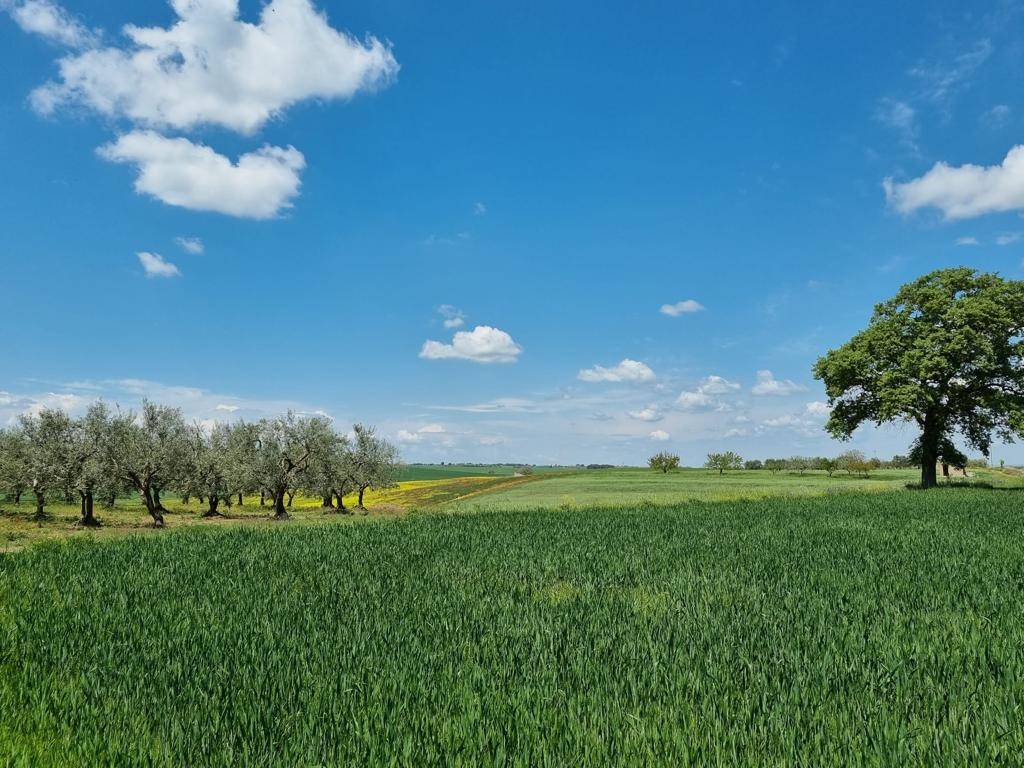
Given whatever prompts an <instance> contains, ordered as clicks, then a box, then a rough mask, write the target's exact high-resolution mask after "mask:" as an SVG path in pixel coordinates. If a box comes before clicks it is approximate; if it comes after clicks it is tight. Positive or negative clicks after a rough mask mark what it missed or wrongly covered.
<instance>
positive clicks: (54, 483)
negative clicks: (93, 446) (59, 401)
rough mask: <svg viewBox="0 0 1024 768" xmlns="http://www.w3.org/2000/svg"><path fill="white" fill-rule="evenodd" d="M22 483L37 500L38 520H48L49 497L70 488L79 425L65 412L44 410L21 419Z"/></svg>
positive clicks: (51, 409)
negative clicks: (49, 494)
mask: <svg viewBox="0 0 1024 768" xmlns="http://www.w3.org/2000/svg"><path fill="white" fill-rule="evenodd" d="M18 421H19V429H20V436H19V438H18V439H19V440H21V441H23V442H22V446H23V449H24V454H23V458H24V461H23V462H22V463H21V465H20V471H22V472H23V473H24V474H23V475H22V478H21V479H22V482H23V483H24V484H25V486H26V487H27V488H28V489H29V490H30V491H31V492H32V494H33V495H34V496H35V499H36V513H35V519H36V520H42V519H44V518H45V517H46V494H47V493H49V492H52V491H55V490H62V491H63V490H64V489H66V488H67V487H68V483H69V478H70V474H71V472H72V467H71V464H72V459H71V450H70V449H71V446H72V444H73V443H74V442H75V431H76V425H75V423H74V422H73V421H72V420H71V417H70V416H68V415H67V414H66V413H65V412H64V411H61V410H57V409H54V408H44V409H43V410H41V411H40V412H39V413H37V414H23V415H22V416H21V417H20V418H19V420H18Z"/></svg>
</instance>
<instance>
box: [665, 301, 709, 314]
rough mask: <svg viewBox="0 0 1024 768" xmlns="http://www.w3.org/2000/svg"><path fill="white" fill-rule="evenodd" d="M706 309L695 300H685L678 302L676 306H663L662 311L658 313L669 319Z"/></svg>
mask: <svg viewBox="0 0 1024 768" xmlns="http://www.w3.org/2000/svg"><path fill="white" fill-rule="evenodd" d="M702 309H704V305H703V304H701V303H700V302H699V301H696V300H695V299H684V300H683V301H677V302H676V303H675V304H662V305H661V309H659V310H658V311H659V312H661V314H663V315H668V316H669V317H679V316H680V315H689V314H692V313H694V312H700V311H701V310H702Z"/></svg>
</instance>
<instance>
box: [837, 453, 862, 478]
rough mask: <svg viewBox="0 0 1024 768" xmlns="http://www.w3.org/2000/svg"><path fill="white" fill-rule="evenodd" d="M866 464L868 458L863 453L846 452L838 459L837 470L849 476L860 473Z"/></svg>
mask: <svg viewBox="0 0 1024 768" xmlns="http://www.w3.org/2000/svg"><path fill="white" fill-rule="evenodd" d="M865 464H867V458H866V457H865V456H864V454H863V453H862V452H861V451H844V452H843V453H841V454H839V455H838V456H837V457H836V468H837V469H841V470H842V471H844V472H846V473H847V474H848V475H852V474H855V473H857V472H860V471H861V467H863V466H864V465H865Z"/></svg>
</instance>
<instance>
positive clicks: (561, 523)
mask: <svg viewBox="0 0 1024 768" xmlns="http://www.w3.org/2000/svg"><path fill="white" fill-rule="evenodd" d="M1022 500H1024V493H1021V492H1019V491H1013V490H965V489H947V490H937V491H931V492H913V491H901V492H897V493H871V494H867V493H864V494H837V495H834V496H817V497H802V498H800V497H797V498H776V499H768V500H762V501H757V502H724V503H693V504H687V505H683V506H679V507H675V508H662V509H644V508H638V507H637V505H636V504H635V503H632V502H628V503H624V504H623V506H622V507H621V508H620V509H618V510H597V511H595V510H572V509H563V510H558V509H555V510H546V511H525V512H520V513H517V514H501V513H480V514H462V515H436V514H413V515H408V516H404V517H400V518H394V519H392V520H389V521H380V522H377V523H371V524H366V525H329V524H315V525H314V524H303V525H291V524H282V525H277V526H269V525H267V526H262V527H256V526H249V527H233V528H231V527H218V528H214V527H208V528H192V529H190V530H179V531H173V530H171V531H164V532H161V533H160V534H159V535H153V536H146V537H127V538H125V537H122V538H120V539H117V540H111V541H106V542H95V541H83V540H72V541H58V542H51V543H43V544H39V545H37V546H33V547H29V548H27V549H25V550H24V551H22V552H19V553H16V554H13V555H7V556H3V557H0V747H2V753H3V755H4V757H5V759H6V762H7V763H8V764H13V765H43V764H46V765H65V766H80V765H86V764H88V765H114V764H117V765H167V766H172V765H173V766H180V765H205V766H214V765H241V764H245V765H288V766H292V765H369V764H375V765H376V764H387V765H408V766H419V765H438V764H453V763H454V764H463V765H521V766H537V765H591V764H608V765H624V764H664V765H708V764H730V765H732V764H739V765H766V766H767V765H771V766H774V765H780V764H784V763H788V764H799V765H815V766H817V765H848V764H850V758H851V756H852V755H856V759H855V760H854V762H855V763H857V764H863V765H880V764H885V765H900V766H912V765H921V766H923V765H936V764H948V765H1011V764H1016V763H1017V761H1018V760H1019V756H1020V755H1021V754H1022V753H1024V723H1022V722H1021V719H1020V718H1021V715H1020V701H1021V698H1022V697H1024V682H1022V681H1024V514H1022V513H1021V509H1022ZM175 522H177V519H175Z"/></svg>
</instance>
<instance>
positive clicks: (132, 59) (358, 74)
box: [19, 0, 398, 134]
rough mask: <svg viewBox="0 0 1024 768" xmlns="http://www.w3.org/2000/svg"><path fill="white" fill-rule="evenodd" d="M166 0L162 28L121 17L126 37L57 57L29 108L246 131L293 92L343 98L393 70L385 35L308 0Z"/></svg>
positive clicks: (294, 96) (298, 96)
mask: <svg viewBox="0 0 1024 768" xmlns="http://www.w3.org/2000/svg"><path fill="white" fill-rule="evenodd" d="M29 5H35V6H40V5H42V6H46V5H50V4H49V3H40V2H38V0H37V2H35V3H27V2H26V3H24V4H23V7H27V6H29ZM171 7H172V9H173V10H174V12H175V13H176V14H177V17H178V18H177V20H176V21H175V22H174V23H173V24H171V25H170V26H168V27H166V28H164V27H138V26H135V25H132V24H129V25H127V26H125V27H124V34H125V36H126V37H127V38H128V43H127V44H126V45H125V46H123V47H106V48H91V49H89V50H85V51H82V52H80V53H77V54H73V55H69V56H66V57H64V58H62V59H60V61H59V62H58V67H59V70H60V75H59V77H58V79H57V80H56V81H54V82H50V83H47V84H46V85H43V86H41V87H40V88H38V89H36V91H35V92H34V93H33V95H32V103H33V105H34V106H35V108H36V109H37V110H38V111H40V112H41V113H43V114H50V113H52V112H54V111H55V110H56V109H58V108H60V107H61V106H63V105H66V104H70V105H81V106H85V107H87V108H90V109H92V110H94V111H96V112H98V113H100V114H102V115H105V116H108V117H114V118H126V119H128V120H130V121H132V122H133V123H137V124H142V125H148V126H153V127H171V128H176V129H181V130H185V129H191V128H195V127H197V126H201V125H217V126H222V127H224V128H228V129H231V130H234V131H237V132H240V133H245V134H251V133H253V132H254V131H256V130H258V129H259V128H260V127H261V126H262V125H263V124H264V123H266V121H267V120H269V119H270V118H272V117H275V116H277V115H279V114H281V113H282V112H283V111H284V110H285V109H287V108H288V107H289V106H291V105H293V104H295V103H297V102H301V101H306V100H309V99H324V100H326V99H347V98H350V97H352V96H354V95H355V94H356V93H358V92H359V91H362V90H368V89H372V88H375V87H378V86H381V85H384V84H387V83H388V82H389V81H390V80H391V79H392V78H393V77H394V76H395V75H396V74H397V72H398V63H397V62H396V61H395V58H394V56H393V55H392V53H391V49H390V47H389V46H388V45H386V44H385V43H382V42H381V41H380V40H378V39H376V38H374V37H372V36H368V37H366V38H365V39H364V40H362V41H360V40H357V39H355V38H353V37H352V36H350V35H348V34H346V33H344V32H340V31H338V30H336V29H334V28H332V27H331V26H330V24H329V22H328V20H327V17H326V15H325V14H323V13H322V12H320V11H318V10H317V9H316V8H315V7H314V6H313V5H312V3H310V2H309V0H272V1H271V2H269V3H267V4H266V5H265V6H263V9H262V11H261V12H260V16H259V20H258V22H256V23H251V22H247V21H244V20H242V19H240V18H239V10H238V0H171ZM37 15H41V14H37ZM58 18H64V17H58ZM19 23H20V22H19ZM33 31H36V30H33ZM72 37H74V35H72Z"/></svg>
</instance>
